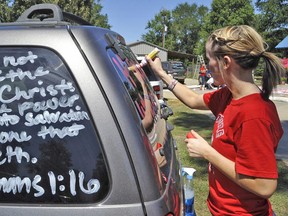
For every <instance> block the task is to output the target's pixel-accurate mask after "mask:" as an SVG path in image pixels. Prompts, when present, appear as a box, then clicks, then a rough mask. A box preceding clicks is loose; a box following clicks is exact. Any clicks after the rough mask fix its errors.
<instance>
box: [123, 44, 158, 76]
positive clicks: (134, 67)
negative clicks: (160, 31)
mask: <svg viewBox="0 0 288 216" xmlns="http://www.w3.org/2000/svg"><path fill="white" fill-rule="evenodd" d="M159 52H160V50H159V49H158V48H157V47H155V48H154V49H153V50H152V51H151V52H150V53H149V54H148V55H147V56H149V57H150V58H151V59H154V58H155V57H156V55H157V54H158V53H159ZM145 65H147V60H146V58H143V59H142V61H141V62H140V63H139V64H136V65H133V66H130V67H128V70H130V71H133V70H135V69H136V68H142V67H143V66H145Z"/></svg>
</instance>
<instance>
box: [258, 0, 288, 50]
mask: <svg viewBox="0 0 288 216" xmlns="http://www.w3.org/2000/svg"><path fill="white" fill-rule="evenodd" d="M255 5H256V8H257V10H258V12H259V13H258V14H257V15H256V16H257V19H256V20H257V22H256V26H257V29H258V30H259V31H260V32H261V33H262V35H263V37H264V38H265V40H266V42H267V43H268V44H269V47H270V48H269V50H270V51H276V50H275V49H274V48H275V46H276V45H277V44H278V43H279V42H280V41H281V40H283V39H284V38H285V37H286V36H287V35H288V22H287V20H288V18H287V17H288V1H287V0H257V1H256V4H255Z"/></svg>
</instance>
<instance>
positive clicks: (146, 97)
mask: <svg viewBox="0 0 288 216" xmlns="http://www.w3.org/2000/svg"><path fill="white" fill-rule="evenodd" d="M121 49H122V50H124V53H125V54H126V57H127V58H126V59H125V60H124V61H123V60H122V59H121V58H120V57H119V56H118V55H116V54H115V53H114V52H113V50H112V49H110V50H108V54H109V56H110V58H111V60H112V63H113V64H114V66H115V68H116V70H117V72H118V74H119V76H120V78H121V80H122V82H123V83H124V85H125V87H126V89H127V91H128V92H129V94H130V96H131V98H132V100H133V103H134V105H135V106H136V109H137V111H138V114H139V117H140V118H141V120H142V123H143V125H144V127H145V129H146V132H147V133H149V132H151V130H152V129H153V127H154V123H155V119H156V118H157V113H158V105H157V101H156V100H157V98H156V97H155V94H154V92H153V90H152V88H151V86H150V83H149V80H148V78H147V76H146V75H145V72H144V71H143V69H142V68H137V67H135V69H134V70H128V66H130V65H135V64H137V60H136V58H135V57H133V55H128V54H129V53H131V51H130V50H128V48H127V47H124V46H123V47H121Z"/></svg>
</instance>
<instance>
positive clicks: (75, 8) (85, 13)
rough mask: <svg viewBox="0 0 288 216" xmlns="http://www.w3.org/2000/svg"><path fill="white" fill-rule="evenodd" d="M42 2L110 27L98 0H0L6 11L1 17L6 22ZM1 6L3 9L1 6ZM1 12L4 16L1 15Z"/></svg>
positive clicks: (93, 22)
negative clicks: (55, 5)
mask: <svg viewBox="0 0 288 216" xmlns="http://www.w3.org/2000/svg"><path fill="white" fill-rule="evenodd" d="M2 2H3V3H2ZM42 3H52V4H57V5H58V6H59V7H60V8H61V9H62V10H63V11H66V12H70V13H72V14H75V15H77V16H80V17H82V18H83V19H85V20H87V21H88V22H90V23H91V24H93V25H96V26H100V27H104V28H110V27H111V26H110V25H109V24H108V17H107V15H106V14H105V15H103V14H101V10H102V5H101V4H100V3H101V1H100V0H97V2H95V1H94V0H84V1H83V0H73V1H71V0H15V1H3V0H1V1H0V4H1V6H2V4H3V6H4V8H5V10H6V11H7V15H6V14H5V13H1V17H2V19H3V20H4V21H6V22H8V21H10V22H11V21H15V20H16V19H17V18H18V17H19V16H20V15H21V14H22V13H23V11H24V10H26V9H28V8H29V7H31V6H32V5H35V4H42ZM1 8H2V9H3V7H1ZM3 14H4V15H5V16H3Z"/></svg>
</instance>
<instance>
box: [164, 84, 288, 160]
mask: <svg viewBox="0 0 288 216" xmlns="http://www.w3.org/2000/svg"><path fill="white" fill-rule="evenodd" d="M185 85H187V87H188V88H190V89H192V90H194V91H196V92H198V93H202V94H203V93H205V92H209V91H213V90H200V86H199V85H198V80H195V79H186V80H185ZM163 95H164V98H167V99H169V98H176V97H175V96H174V95H173V93H171V92H170V91H169V90H168V89H164V92H163ZM270 99H271V100H273V102H274V103H275V105H276V108H277V111H278V115H279V117H280V120H281V124H282V127H283V129H284V135H283V136H282V138H281V140H280V142H279V145H278V149H277V152H276V158H277V159H278V160H283V161H285V162H287V164H288V84H285V85H284V84H283V85H278V86H277V88H276V89H275V90H274V91H273V94H272V96H271V97H270ZM197 112H201V113H203V114H207V115H208V116H210V117H211V118H214V116H213V114H212V113H211V112H210V111H209V110H208V111H207V110H197Z"/></svg>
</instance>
